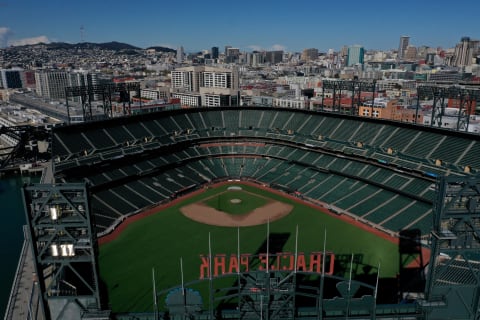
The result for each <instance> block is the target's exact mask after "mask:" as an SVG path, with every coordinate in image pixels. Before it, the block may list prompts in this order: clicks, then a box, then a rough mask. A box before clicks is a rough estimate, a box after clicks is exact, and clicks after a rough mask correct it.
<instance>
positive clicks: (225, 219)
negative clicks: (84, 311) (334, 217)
mask: <svg viewBox="0 0 480 320" xmlns="http://www.w3.org/2000/svg"><path fill="white" fill-rule="evenodd" d="M292 209H293V206H292V205H289V204H286V203H282V202H279V201H272V202H270V203H268V204H266V205H264V206H262V207H260V208H256V209H254V210H252V211H251V212H249V213H246V214H242V215H238V214H229V213H225V212H222V211H219V210H217V209H215V208H212V207H209V206H206V205H204V204H202V203H193V204H190V205H187V206H184V207H182V208H180V211H181V212H182V213H183V215H185V216H186V217H188V218H190V219H192V220H194V221H197V222H201V223H205V224H209V225H213V226H221V227H248V226H256V225H258V224H264V223H267V222H272V221H275V220H278V219H281V218H283V217H285V216H286V215H287V214H289V213H290V212H291V211H292Z"/></svg>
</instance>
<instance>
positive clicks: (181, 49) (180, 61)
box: [177, 46, 184, 63]
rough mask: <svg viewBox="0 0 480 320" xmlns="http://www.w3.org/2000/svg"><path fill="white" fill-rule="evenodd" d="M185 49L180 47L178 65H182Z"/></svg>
mask: <svg viewBox="0 0 480 320" xmlns="http://www.w3.org/2000/svg"><path fill="white" fill-rule="evenodd" d="M183 54H184V53H183V47H182V46H180V47H178V49H177V63H182V62H183Z"/></svg>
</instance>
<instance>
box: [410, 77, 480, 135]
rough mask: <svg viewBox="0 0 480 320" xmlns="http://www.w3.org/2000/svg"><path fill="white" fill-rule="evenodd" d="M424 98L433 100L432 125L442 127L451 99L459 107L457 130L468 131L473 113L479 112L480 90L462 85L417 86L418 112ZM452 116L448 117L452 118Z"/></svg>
mask: <svg viewBox="0 0 480 320" xmlns="http://www.w3.org/2000/svg"><path fill="white" fill-rule="evenodd" d="M422 100H433V105H432V119H431V121H430V126H432V127H433V126H437V127H440V128H441V127H442V125H443V124H444V122H445V121H446V119H445V118H447V113H446V108H447V106H448V101H449V100H455V101H456V105H455V107H456V108H458V112H457V114H456V115H455V117H456V122H457V124H456V130H457V131H468V125H469V119H470V115H471V114H475V113H477V111H476V109H477V108H478V107H477V105H478V103H479V102H480V90H478V89H470V88H463V87H460V86H450V87H445V86H432V85H421V86H418V88H417V114H418V108H419V107H420V102H421V101H422ZM415 119H416V118H415ZM451 119H452V116H449V117H448V120H451Z"/></svg>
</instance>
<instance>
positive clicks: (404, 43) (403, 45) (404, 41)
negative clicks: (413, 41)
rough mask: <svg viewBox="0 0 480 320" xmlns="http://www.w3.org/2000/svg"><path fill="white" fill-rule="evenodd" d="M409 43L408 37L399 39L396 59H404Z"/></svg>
mask: <svg viewBox="0 0 480 320" xmlns="http://www.w3.org/2000/svg"><path fill="white" fill-rule="evenodd" d="M409 42H410V37H409V36H401V37H400V44H399V46H398V55H397V56H398V58H399V59H403V58H405V53H406V51H407V47H408V45H409Z"/></svg>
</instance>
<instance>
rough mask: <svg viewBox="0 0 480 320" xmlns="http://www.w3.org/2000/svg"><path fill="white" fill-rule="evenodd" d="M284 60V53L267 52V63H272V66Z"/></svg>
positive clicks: (280, 51) (279, 51) (278, 51)
mask: <svg viewBox="0 0 480 320" xmlns="http://www.w3.org/2000/svg"><path fill="white" fill-rule="evenodd" d="M282 60H283V51H282V50H277V51H267V52H265V62H270V63H271V64H277V63H280V62H282Z"/></svg>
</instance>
